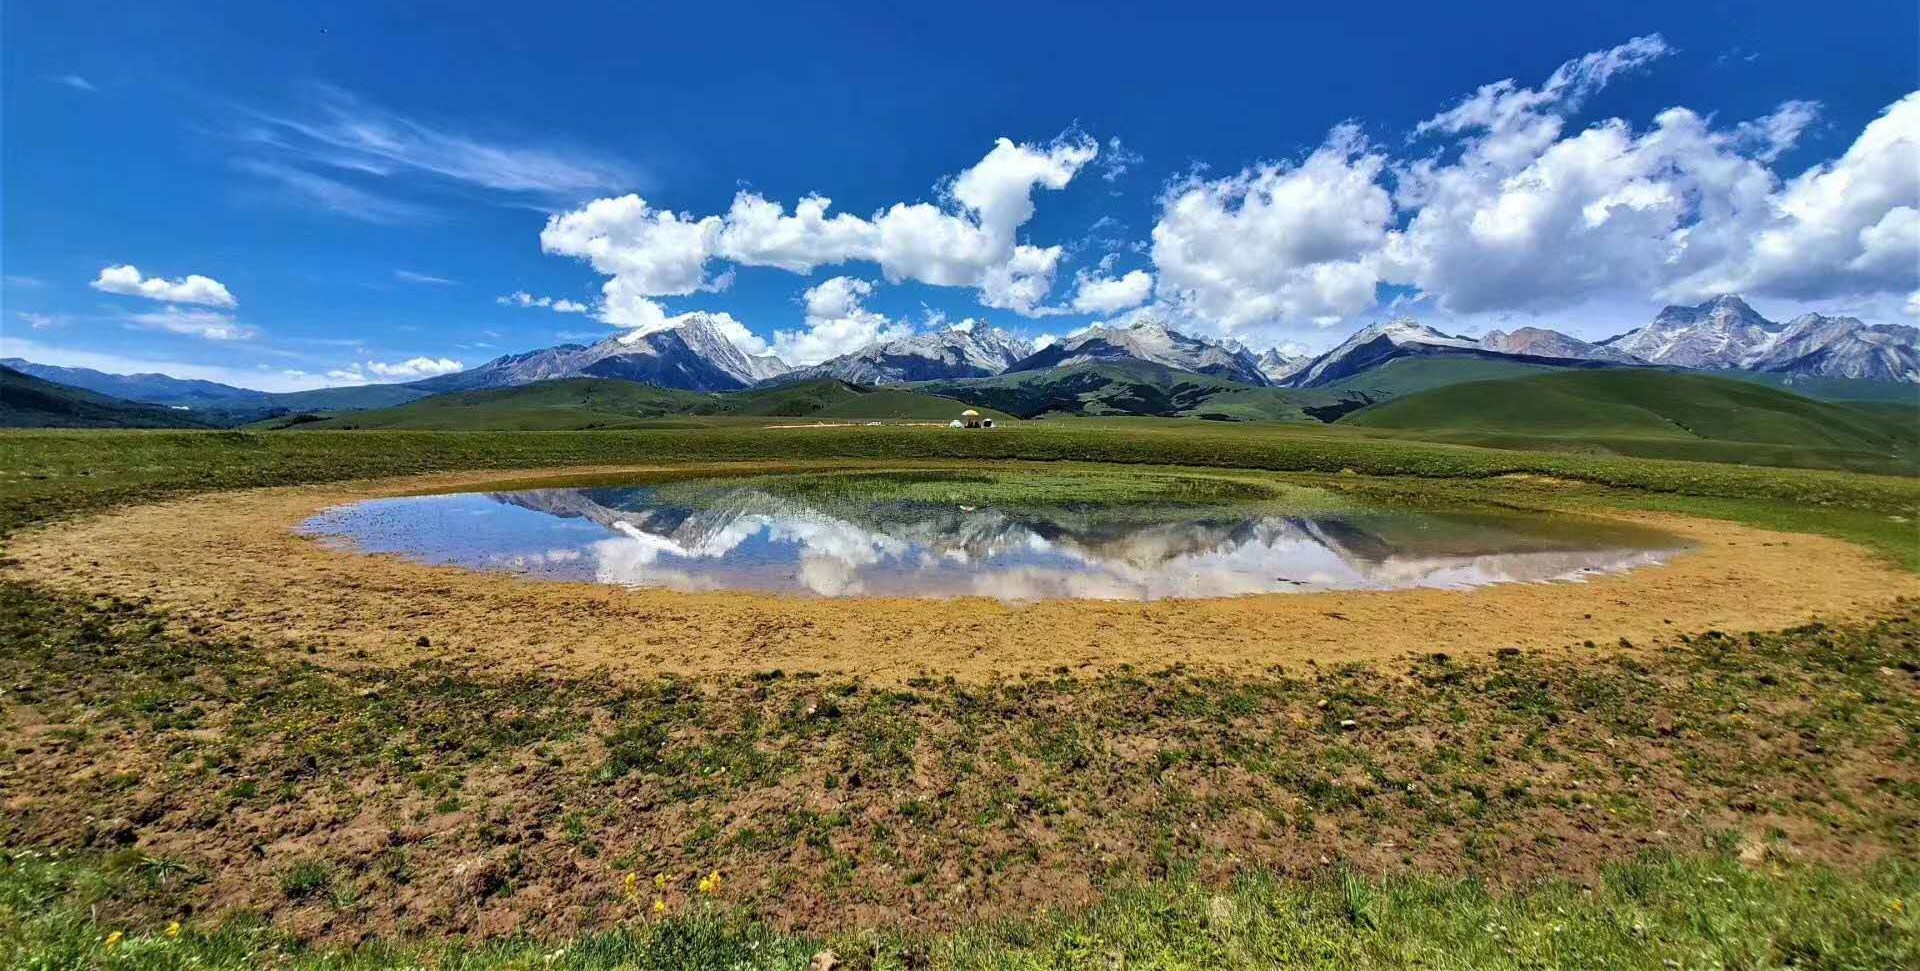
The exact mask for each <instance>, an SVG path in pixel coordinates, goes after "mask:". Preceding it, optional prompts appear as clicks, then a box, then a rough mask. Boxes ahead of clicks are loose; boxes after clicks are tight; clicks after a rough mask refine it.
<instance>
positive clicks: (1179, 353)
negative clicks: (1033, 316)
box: [1007, 320, 1271, 387]
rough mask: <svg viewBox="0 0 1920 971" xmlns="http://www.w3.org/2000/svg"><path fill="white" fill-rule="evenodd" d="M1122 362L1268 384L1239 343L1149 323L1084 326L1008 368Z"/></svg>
mask: <svg viewBox="0 0 1920 971" xmlns="http://www.w3.org/2000/svg"><path fill="white" fill-rule="evenodd" d="M1127 360H1133V361H1146V362H1147V363H1149V364H1158V365H1161V366H1163V367H1169V368H1172V369H1174V370H1176V371H1188V372H1191V373H1194V374H1205V375H1207V376H1209V377H1215V378H1226V379H1227V380H1229V381H1238V382H1240V383H1242V384H1250V385H1253V386H1255V387H1260V386H1263V385H1266V384H1270V383H1271V382H1269V381H1268V380H1267V376H1266V375H1265V374H1263V373H1261V370H1260V359H1259V358H1257V357H1255V356H1254V355H1253V354H1252V353H1250V352H1248V351H1247V349H1246V348H1244V347H1241V346H1240V345H1239V344H1238V343H1235V342H1230V341H1226V342H1223V341H1212V340H1207V339H1206V338H1203V337H1191V336H1188V335H1186V334H1182V333H1180V332H1178V331H1175V330H1171V329H1169V328H1168V327H1167V326H1166V325H1165V324H1162V323H1159V322H1157V321H1150V320H1148V321H1140V322H1138V323H1135V324H1133V325H1132V326H1128V327H1108V326H1101V327H1093V328H1089V329H1087V330H1084V331H1081V332H1080V333H1078V334H1074V335H1072V336H1070V337H1067V338H1065V339H1063V340H1059V341H1056V342H1054V343H1052V344H1049V345H1047V346H1046V347H1043V348H1041V349H1039V350H1038V351H1035V352H1034V353H1033V354H1032V355H1030V356H1028V357H1026V358H1024V359H1022V360H1019V361H1016V362H1014V363H1013V364H1012V365H1011V366H1009V367H1008V368H1007V370H1009V371H1039V370H1045V369H1047V368H1058V367H1072V366H1074V365H1076V364H1090V363H1096V362H1113V361H1127Z"/></svg>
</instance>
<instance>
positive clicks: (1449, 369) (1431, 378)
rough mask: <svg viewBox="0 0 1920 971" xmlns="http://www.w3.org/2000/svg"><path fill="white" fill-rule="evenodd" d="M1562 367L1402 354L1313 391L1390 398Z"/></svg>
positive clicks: (1555, 372) (1563, 369)
mask: <svg viewBox="0 0 1920 971" xmlns="http://www.w3.org/2000/svg"><path fill="white" fill-rule="evenodd" d="M1565 370H1566V369H1565V368H1557V367H1554V366H1552V365H1548V364H1528V363H1525V362H1522V361H1499V360H1489V359H1487V358H1483V357H1447V356H1438V357H1403V358H1395V359H1393V360H1390V361H1387V362H1386V363H1384V364H1380V365H1377V366H1375V367H1371V368H1368V369H1367V370H1365V371H1362V372H1360V373H1359V374H1355V375H1353V376H1351V377H1347V378H1343V379H1341V380H1339V381H1335V382H1333V383H1331V384H1328V385H1325V386H1323V387H1321V388H1319V389H1317V390H1321V391H1327V392H1354V393H1360V394H1366V395H1368V396H1370V397H1373V398H1376V399H1379V398H1392V397H1398V396H1400V395H1407V394H1413V393H1415V392H1418V391H1426V390H1427V389H1429V388H1442V387H1446V386H1447V385H1450V384H1462V383H1465V382H1468V381H1491V380H1494V379H1497V378H1517V377H1525V376H1527V375H1533V374H1559V373H1561V372H1563V371H1565Z"/></svg>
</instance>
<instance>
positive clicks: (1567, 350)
mask: <svg viewBox="0 0 1920 971" xmlns="http://www.w3.org/2000/svg"><path fill="white" fill-rule="evenodd" d="M1480 347H1481V348H1483V349H1485V350H1489V351H1497V352H1499V353H1501V354H1518V355H1522V356H1526V357H1557V358H1565V359H1567V360H1573V361H1606V362H1608V363H1612V364H1645V363H1647V362H1646V361H1643V360H1641V359H1639V358H1637V357H1634V356H1633V355H1632V354H1629V353H1627V352H1626V351H1623V350H1620V349H1619V348H1616V347H1605V346H1602V345H1600V344H1590V343H1588V342H1586V341H1583V340H1581V339H1580V338H1578V337H1573V336H1570V335H1567V334H1562V333H1560V332H1559V331H1557V330H1547V329H1545V328H1542V327H1522V328H1520V329H1518V330H1515V331H1513V332H1511V333H1509V332H1507V331H1502V330H1495V331H1489V332H1487V334H1486V336H1484V337H1482V338H1480Z"/></svg>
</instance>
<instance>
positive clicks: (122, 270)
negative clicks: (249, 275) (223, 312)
mask: <svg viewBox="0 0 1920 971" xmlns="http://www.w3.org/2000/svg"><path fill="white" fill-rule="evenodd" d="M88 285H89V286H91V287H93V288H94V289H95V290H99V291H101V292H103V293H117V294H121V295H123V296H129V297H145V298H147V299H148V300H162V301H165V302H167V303H195V304H201V305H203V306H208V307H235V306H238V303H237V302H236V301H235V300H234V299H233V294H231V293H229V292H227V287H226V284H223V283H221V282H220V281H219V280H215V279H213V278H212V277H205V276H201V275H200V274H198V273H190V274H188V275H186V276H184V277H182V278H180V279H178V280H168V279H164V278H162V277H157V276H155V277H143V276H141V274H140V270H139V268H138V267H135V266H133V265H132V264H130V263H129V264H123V265H120V266H108V267H103V268H101V270H100V275H99V276H97V277H95V278H94V280H93V282H92V283H90V284H88Z"/></svg>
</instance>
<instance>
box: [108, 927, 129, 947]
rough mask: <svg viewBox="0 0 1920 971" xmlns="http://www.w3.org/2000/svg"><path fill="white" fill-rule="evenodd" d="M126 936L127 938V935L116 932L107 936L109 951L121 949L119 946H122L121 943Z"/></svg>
mask: <svg viewBox="0 0 1920 971" xmlns="http://www.w3.org/2000/svg"><path fill="white" fill-rule="evenodd" d="M126 936H127V935H125V934H122V933H121V932H119V931H114V932H113V933H111V934H108V935H107V950H113V949H114V948H116V947H119V946H120V942H121V940H123V939H124V938H125V937H126Z"/></svg>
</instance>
